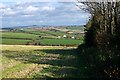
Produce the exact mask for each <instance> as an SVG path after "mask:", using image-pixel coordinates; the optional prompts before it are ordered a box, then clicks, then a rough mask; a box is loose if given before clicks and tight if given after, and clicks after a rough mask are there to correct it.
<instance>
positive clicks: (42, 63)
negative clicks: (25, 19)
mask: <svg viewBox="0 0 120 80" xmlns="http://www.w3.org/2000/svg"><path fill="white" fill-rule="evenodd" d="M25 47H26V48H25ZM21 48H22V49H21ZM44 48H45V47H40V46H34V47H33V46H24V45H3V47H2V54H3V55H2V56H3V58H2V62H3V66H4V67H5V68H4V69H3V70H2V73H3V74H2V78H46V77H47V78H65V77H73V78H74V77H80V75H81V74H80V69H79V68H78V66H79V64H78V63H79V61H78V60H79V59H78V57H77V55H76V51H75V50H74V49H73V48H72V49H70V48H65V47H47V46H46V48H45V49H44ZM18 49H21V50H18Z"/></svg>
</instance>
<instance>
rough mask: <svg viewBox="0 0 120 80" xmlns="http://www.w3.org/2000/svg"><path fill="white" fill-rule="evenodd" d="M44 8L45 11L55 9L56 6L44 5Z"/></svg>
mask: <svg viewBox="0 0 120 80" xmlns="http://www.w3.org/2000/svg"><path fill="white" fill-rule="evenodd" d="M42 10H43V11H53V10H55V8H54V7H49V6H44V7H42Z"/></svg>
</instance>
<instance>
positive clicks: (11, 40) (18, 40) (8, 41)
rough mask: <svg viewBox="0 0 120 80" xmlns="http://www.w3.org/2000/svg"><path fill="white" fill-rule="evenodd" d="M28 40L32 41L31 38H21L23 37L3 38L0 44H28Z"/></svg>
mask: <svg viewBox="0 0 120 80" xmlns="http://www.w3.org/2000/svg"><path fill="white" fill-rule="evenodd" d="M27 42H31V40H21V39H2V40H1V42H0V44H9V45H10V44H12V45H15V44H17V45H18V44H26V43H27Z"/></svg>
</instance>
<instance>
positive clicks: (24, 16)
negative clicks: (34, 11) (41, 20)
mask: <svg viewBox="0 0 120 80" xmlns="http://www.w3.org/2000/svg"><path fill="white" fill-rule="evenodd" d="M33 16H34V15H29V14H28V15H27V14H26V15H23V16H22V17H33Z"/></svg>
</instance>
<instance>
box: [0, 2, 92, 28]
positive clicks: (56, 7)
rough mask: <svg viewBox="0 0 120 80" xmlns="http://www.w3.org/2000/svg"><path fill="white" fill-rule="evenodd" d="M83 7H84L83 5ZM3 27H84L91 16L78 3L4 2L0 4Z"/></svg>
mask: <svg viewBox="0 0 120 80" xmlns="http://www.w3.org/2000/svg"><path fill="white" fill-rule="evenodd" d="M80 5H81V7H84V5H83V4H81V3H80ZM0 14H2V15H1V16H0V19H1V21H2V22H0V23H2V27H14V26H29V25H53V26H57V25H58V26H61V25H84V24H86V23H87V21H88V20H89V17H90V14H89V13H87V12H85V11H83V10H82V9H79V8H78V7H77V6H76V2H64V1H63V2H59V1H57V0H52V1H50V0H42V1H39V2H37V1H36V0H34V2H33V1H30V0H3V1H2V3H0Z"/></svg>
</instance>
